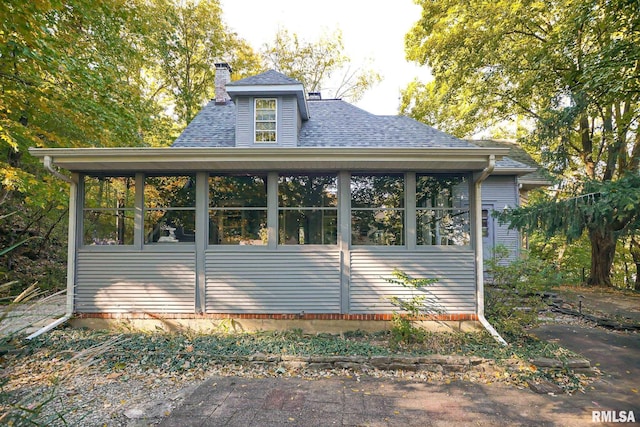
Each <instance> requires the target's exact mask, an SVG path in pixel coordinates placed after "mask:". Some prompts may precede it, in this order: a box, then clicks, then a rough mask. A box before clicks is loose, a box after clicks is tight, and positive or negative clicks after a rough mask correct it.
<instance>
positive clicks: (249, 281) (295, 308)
mask: <svg viewBox="0 0 640 427" xmlns="http://www.w3.org/2000/svg"><path fill="white" fill-rule="evenodd" d="M206 271H207V272H206V277H207V279H206V299H205V301H206V311H207V312H208V313H300V312H301V311H305V312H307V313H339V312H340V256H339V252H338V251H337V250H336V251H330V252H329V251H320V250H318V251H314V252H308V251H291V252H289V251H225V252H220V251H209V252H207V254H206Z"/></svg>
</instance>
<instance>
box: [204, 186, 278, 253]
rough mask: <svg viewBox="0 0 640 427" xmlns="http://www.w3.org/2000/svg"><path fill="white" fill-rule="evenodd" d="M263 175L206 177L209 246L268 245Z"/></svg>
mask: <svg viewBox="0 0 640 427" xmlns="http://www.w3.org/2000/svg"><path fill="white" fill-rule="evenodd" d="M267 230H268V229H267V177H266V175H216V176H213V175H212V176H210V177H209V244H210V245H266V244H267V234H268V232H267Z"/></svg>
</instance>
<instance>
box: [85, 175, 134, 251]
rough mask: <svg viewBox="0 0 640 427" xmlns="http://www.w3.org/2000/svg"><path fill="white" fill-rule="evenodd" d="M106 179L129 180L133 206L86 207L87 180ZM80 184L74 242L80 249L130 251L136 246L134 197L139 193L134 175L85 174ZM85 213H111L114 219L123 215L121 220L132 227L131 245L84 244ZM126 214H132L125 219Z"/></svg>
mask: <svg viewBox="0 0 640 427" xmlns="http://www.w3.org/2000/svg"><path fill="white" fill-rule="evenodd" d="M91 178H92V179H107V178H116V179H122V178H129V179H131V180H132V182H133V205H132V206H129V207H126V206H125V207H117V206H116V207H89V206H87V197H86V195H87V185H86V184H87V179H91ZM80 182H81V183H82V184H81V186H78V187H79V192H78V194H79V196H80V203H78V210H79V212H80V218H79V221H78V224H77V230H78V233H77V236H76V237H77V238H76V241H77V243H78V246H79V248H82V249H89V248H91V249H95V250H98V249H97V248H100V249H99V250H105V248H109V249H111V250H113V249H115V248H121V249H131V248H133V247H135V246H136V228H137V227H136V209H137V205H136V195H137V191H139V186H140V183H139V182H138V179H137V177H136V175H135V174H101V173H98V174H91V173H87V174H83V175H82V179H81V180H80ZM87 212H105V213H108V212H113V213H114V216H115V217H120V214H122V215H123V218H124V219H125V220H126V219H127V218H129V219H131V220H132V224H131V225H132V226H133V229H132V230H131V231H132V236H131V237H132V241H131V243H123V244H119V243H117V244H109V243H105V244H88V243H86V242H85V226H86V225H87V220H86V219H87V215H86V214H87ZM126 213H129V214H132V215H130V216H129V217H127V215H126Z"/></svg>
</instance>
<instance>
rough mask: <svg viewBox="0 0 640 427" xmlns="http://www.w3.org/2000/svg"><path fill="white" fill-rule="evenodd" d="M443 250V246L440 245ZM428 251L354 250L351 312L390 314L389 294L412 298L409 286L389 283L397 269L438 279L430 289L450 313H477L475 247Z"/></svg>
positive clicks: (352, 257) (412, 275)
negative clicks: (394, 270)
mask: <svg viewBox="0 0 640 427" xmlns="http://www.w3.org/2000/svg"><path fill="white" fill-rule="evenodd" d="M437 249H441V248H437ZM442 249H445V250H433V251H425V252H422V251H421V252H403V251H380V250H375V251H374V250H360V249H358V250H355V251H352V252H351V283H350V287H349V294H350V310H349V311H350V312H351V313H390V312H392V311H393V306H392V305H391V304H389V303H388V302H387V301H386V300H385V297H387V296H407V297H411V292H410V291H409V290H407V289H406V288H404V287H402V286H399V285H395V284H391V283H388V282H386V281H385V280H384V278H386V277H391V272H392V271H393V269H394V268H398V269H400V270H402V271H404V272H405V273H407V274H408V275H410V276H411V277H414V278H438V279H439V280H438V282H437V283H435V284H433V285H431V286H429V287H428V288H427V289H428V290H429V291H430V292H432V293H433V295H434V296H436V297H437V298H438V303H439V304H441V305H442V306H443V307H445V308H446V312H447V313H474V312H475V307H476V301H475V299H476V298H475V269H474V265H473V264H474V263H473V250H471V249H468V250H453V251H450V250H446V248H442Z"/></svg>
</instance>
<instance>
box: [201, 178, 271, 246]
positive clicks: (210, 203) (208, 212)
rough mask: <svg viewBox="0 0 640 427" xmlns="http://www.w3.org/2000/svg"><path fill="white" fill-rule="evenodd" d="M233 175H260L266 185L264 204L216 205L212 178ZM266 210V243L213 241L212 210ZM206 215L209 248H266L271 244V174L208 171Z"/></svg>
mask: <svg viewBox="0 0 640 427" xmlns="http://www.w3.org/2000/svg"><path fill="white" fill-rule="evenodd" d="M233 176H251V177H260V178H262V179H263V182H264V185H265V200H264V206H214V205H213V203H214V201H213V200H212V199H211V179H212V178H215V177H233ZM236 211H239V212H243V211H244V212H251V211H253V212H262V211H264V212H265V226H266V228H265V232H266V233H267V234H266V235H265V242H264V244H260V245H257V244H242V243H238V244H234V243H211V230H212V228H211V214H212V212H236ZM206 215H207V244H206V245H207V248H209V249H213V248H216V249H220V250H221V248H234V249H237V248H239V247H242V248H245V247H251V248H266V247H268V245H269V235H268V230H269V225H268V217H269V176H268V174H266V173H262V172H247V173H244V174H241V173H213V172H211V173H208V174H207V206H206Z"/></svg>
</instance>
